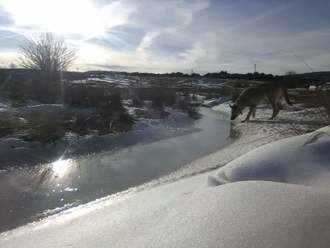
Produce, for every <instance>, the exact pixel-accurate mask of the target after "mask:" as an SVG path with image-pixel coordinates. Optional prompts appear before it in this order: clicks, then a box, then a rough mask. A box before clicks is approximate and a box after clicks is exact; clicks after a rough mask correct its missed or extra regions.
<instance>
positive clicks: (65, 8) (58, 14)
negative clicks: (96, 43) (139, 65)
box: [2, 0, 105, 37]
mask: <svg viewBox="0 0 330 248" xmlns="http://www.w3.org/2000/svg"><path fill="white" fill-rule="evenodd" d="M2 6H3V7H4V8H5V10H7V11H8V12H9V13H10V14H11V15H12V17H13V19H14V21H15V24H16V25H17V26H24V27H26V26H30V27H32V28H36V29H42V30H43V31H48V32H54V33H58V34H81V35H83V36H85V37H94V36H97V35H101V34H102V33H103V32H104V31H105V26H104V22H103V20H102V17H101V16H100V15H99V11H98V10H97V9H96V7H95V6H94V4H93V3H92V2H91V1H88V0H56V1H54V0H28V1H27V0H3V1H2Z"/></svg>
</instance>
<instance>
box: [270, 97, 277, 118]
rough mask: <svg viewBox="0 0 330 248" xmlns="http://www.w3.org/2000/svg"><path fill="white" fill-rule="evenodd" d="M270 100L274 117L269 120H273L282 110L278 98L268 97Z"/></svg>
mask: <svg viewBox="0 0 330 248" xmlns="http://www.w3.org/2000/svg"><path fill="white" fill-rule="evenodd" d="M268 99H269V102H270V105H271V106H272V108H273V114H272V117H270V118H269V120H273V119H274V118H275V117H276V115H277V114H278V112H279V111H280V108H279V106H278V103H277V101H276V97H268Z"/></svg>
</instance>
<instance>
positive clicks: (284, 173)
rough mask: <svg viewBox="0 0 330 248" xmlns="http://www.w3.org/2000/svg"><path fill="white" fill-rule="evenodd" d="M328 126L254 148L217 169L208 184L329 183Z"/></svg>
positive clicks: (326, 184)
mask: <svg viewBox="0 0 330 248" xmlns="http://www.w3.org/2000/svg"><path fill="white" fill-rule="evenodd" d="M329 151H330V126H328V127H325V128H322V129H319V130H317V131H315V132H312V133H309V134H305V135H301V136H296V137H292V138H287V139H283V140H279V141H277V142H273V143H270V144H268V145H265V146H262V147H260V148H257V149H255V150H253V151H251V152H248V153H247V154H245V155H243V156H241V157H239V158H238V159H235V160H233V161H232V162H230V163H228V164H227V165H226V166H224V167H222V168H220V169H219V171H218V172H217V174H216V176H215V177H211V178H209V183H210V184H211V185H214V184H223V183H226V182H236V181H245V180H267V181H275V182H288V183H295V184H302V185H313V186H323V187H329V186H330V163H329V161H330V153H329Z"/></svg>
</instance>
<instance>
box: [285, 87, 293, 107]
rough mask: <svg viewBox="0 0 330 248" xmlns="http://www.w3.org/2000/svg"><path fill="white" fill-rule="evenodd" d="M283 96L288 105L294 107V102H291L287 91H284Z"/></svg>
mask: <svg viewBox="0 0 330 248" xmlns="http://www.w3.org/2000/svg"><path fill="white" fill-rule="evenodd" d="M283 96H284V99H285V101H286V103H287V104H289V105H290V106H292V102H291V101H290V98H289V95H288V90H287V89H283Z"/></svg>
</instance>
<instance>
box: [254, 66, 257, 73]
mask: <svg viewBox="0 0 330 248" xmlns="http://www.w3.org/2000/svg"><path fill="white" fill-rule="evenodd" d="M254 73H257V64H254Z"/></svg>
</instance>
